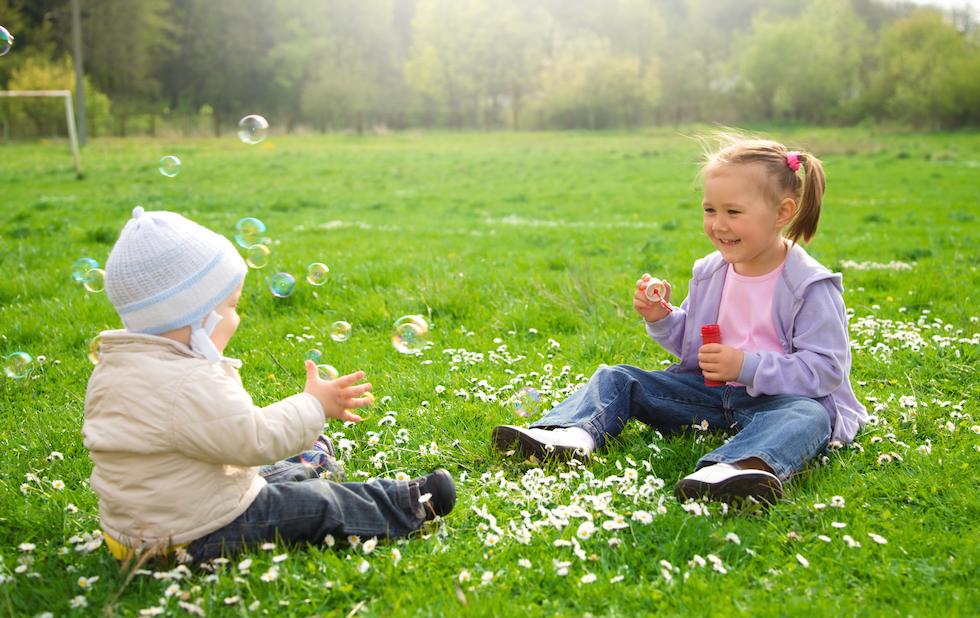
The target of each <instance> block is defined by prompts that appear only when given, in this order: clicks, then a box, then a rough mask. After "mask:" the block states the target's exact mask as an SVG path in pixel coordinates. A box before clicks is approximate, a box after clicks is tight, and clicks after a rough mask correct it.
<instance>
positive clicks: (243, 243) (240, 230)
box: [235, 217, 269, 249]
mask: <svg viewBox="0 0 980 618" xmlns="http://www.w3.org/2000/svg"><path fill="white" fill-rule="evenodd" d="M265 229H266V228H265V223H262V222H261V221H259V220H258V219H256V218H255V217H244V218H242V219H239V220H238V223H236V224H235V242H236V243H238V246H239V247H241V248H242V249H248V248H249V247H251V246H252V245H258V244H269V243H268V242H265V243H263V239H262V234H265Z"/></svg>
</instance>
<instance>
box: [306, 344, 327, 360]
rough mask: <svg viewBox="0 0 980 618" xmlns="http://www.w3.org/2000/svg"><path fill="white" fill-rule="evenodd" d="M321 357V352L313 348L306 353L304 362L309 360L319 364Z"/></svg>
mask: <svg viewBox="0 0 980 618" xmlns="http://www.w3.org/2000/svg"><path fill="white" fill-rule="evenodd" d="M321 356H323V352H321V351H320V350H318V349H316V348H313V349H312V350H310V351H308V352H307V353H306V357H305V358H306V360H311V361H313V362H314V363H319V362H320V357H321Z"/></svg>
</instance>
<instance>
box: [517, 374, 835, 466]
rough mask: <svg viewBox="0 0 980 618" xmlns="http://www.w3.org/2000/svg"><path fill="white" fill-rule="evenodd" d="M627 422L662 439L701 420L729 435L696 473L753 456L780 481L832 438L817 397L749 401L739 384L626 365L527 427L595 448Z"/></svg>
mask: <svg viewBox="0 0 980 618" xmlns="http://www.w3.org/2000/svg"><path fill="white" fill-rule="evenodd" d="M631 418H636V419H639V420H640V421H642V422H644V423H646V424H647V425H650V426H652V427H654V428H656V429H658V430H659V431H661V432H662V433H667V432H673V431H677V430H679V429H682V428H683V427H685V426H690V425H701V424H702V422H703V421H707V422H708V428H709V429H713V430H721V431H725V432H727V433H730V434H735V435H734V437H732V438H731V439H730V440H729V441H728V442H726V443H725V444H723V445H722V446H720V447H718V448H717V449H715V450H713V451H711V452H710V453H708V454H707V455H705V456H704V457H702V458H701V459H700V460H699V461H698V463H697V467H698V468H700V467H702V466H706V465H710V464H712V463H734V462H737V461H741V460H743V459H749V458H751V457H758V458H759V459H761V460H762V461H764V462H766V464H768V465H769V467H770V468H772V470H773V472H774V473H775V474H776V476H778V477H779V478H780V479H782V480H786V479H788V478H789V477H790V476H792V475H793V474H794V473H795V472H797V471H799V470H800V469H801V468H802V467H803V466H804V465H805V464H806V463H807V462H808V461H810V460H811V459H813V458H814V457H815V456H816V455H817V454H818V453H820V451H821V450H823V448H824V447H825V446H826V445H827V442H828V441H829V440H830V416H829V414H828V413H827V411H826V410H825V409H824V407H823V406H822V405H821V404H820V403H819V402H817V401H816V400H815V399H811V398H809V397H799V396H791V395H762V396H758V397H753V396H751V395H749V394H748V393H747V392H746V389H745V387H744V386H727V385H726V386H705V385H704V376H702V375H701V374H700V373H693V372H676V373H675V372H668V371H645V370H643V369H639V368H637V367H632V366H630V365H616V366H614V367H601V368H599V370H597V371H596V372H595V374H594V375H593V376H592V377H591V378H590V379H589V382H588V384H586V385H585V386H584V387H582V388H580V389H579V390H578V391H576V392H575V393H573V394H572V395H571V396H570V397H569V398H568V399H566V400H565V401H563V402H562V403H560V404H559V405H558V406H556V407H555V408H554V409H552V410H551V411H550V412H548V413H547V414H546V415H545V416H544V417H542V418H541V419H540V420H538V421H536V422H534V423H533V424H532V425H531V426H532V427H537V428H541V429H548V428H554V427H581V428H582V429H584V430H585V431H587V432H589V434H590V435H591V436H592V438H593V439H594V440H595V442H596V447H599V446H602V445H603V444H604V443H605V441H606V440H607V438H609V437H612V436H616V435H618V434H619V433H620V432H621V431H622V430H623V428H624V427H625V426H626V422H627V421H628V420H629V419H631Z"/></svg>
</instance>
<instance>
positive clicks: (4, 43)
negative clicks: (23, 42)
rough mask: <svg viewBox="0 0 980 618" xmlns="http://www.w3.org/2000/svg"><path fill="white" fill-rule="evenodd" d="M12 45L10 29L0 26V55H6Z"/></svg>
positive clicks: (12, 36) (12, 39) (12, 38)
mask: <svg viewBox="0 0 980 618" xmlns="http://www.w3.org/2000/svg"><path fill="white" fill-rule="evenodd" d="M13 46H14V35H12V34H10V31H9V30H7V29H6V28H4V27H3V26H0V56H6V55H7V52H9V51H10V48H11V47H13Z"/></svg>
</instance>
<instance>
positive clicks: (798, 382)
mask: <svg viewBox="0 0 980 618" xmlns="http://www.w3.org/2000/svg"><path fill="white" fill-rule="evenodd" d="M727 272H728V263H727V262H725V261H724V260H723V259H722V257H721V253H719V252H717V251H716V252H714V253H712V254H710V255H708V256H705V257H703V258H701V259H700V260H697V261H696V262H695V263H694V272H693V275H692V276H691V282H690V285H689V286H688V287H689V289H688V295H687V298H685V299H684V302H683V303H682V304H681V306H680V308H679V309H677V308H675V309H674V311H673V313H671V314H669V315H668V316H667V317H665V318H663V319H661V320H658V321H657V322H653V323H650V322H648V323H647V325H646V328H647V333H648V334H649V335H650V336H651V337H653V339H655V340H656V341H657V343H659V344H660V345H662V346H663V347H664V348H666V349H667V351H668V352H670V353H671V354H674V355H675V356H677V357H678V358H679V359H680V362H679V363H675V364H673V365H671V366H670V367H668V368H667V371H671V372H677V371H687V372H695V373H700V372H701V369H700V367H698V349H699V348H700V347H701V326H702V325H703V324H715V323H717V322H718V307H719V305H720V303H721V291H722V288H723V287H724V286H725V276H726V274H727ZM841 279H842V277H841V275H840V274H838V273H832V272H830V271H829V270H827V268H825V267H824V266H822V265H821V264H820V263H819V262H817V261H816V260H814V259H813V258H812V257H810V255H809V254H807V252H806V251H805V250H804V249H803V248H802V247H800V246H799V245H796V244H792V245H791V246H790V250H789V252H788V254H787V256H786V265H785V267H784V268H783V272H782V274H780V276H779V281H778V282H777V283H776V287H775V289H774V291H773V298H772V303H773V306H772V315H773V320H774V322H775V324H774V326H775V328H776V335H777V336H778V337H779V341H780V343H782V345H783V354H778V353H776V352H768V351H761V352H745V359H744V361H743V363H742V370H741V372H740V373H739V374H738V380H737V381H738V382H739V383H740V384H744V385H745V386H746V387H747V392H748V394H749V395H752V396H753V397H756V396H758V395H802V396H805V397H810V398H812V399H815V400H817V401H818V402H820V403H821V404H822V405H823V407H824V408H826V409H827V412H828V414H830V424H831V427H833V431H832V434H831V440H838V441H840V442H841V443H845V444H846V443H848V442H851V441H852V440H853V439H854V436H855V435H856V434H857V432H858V430H859V429H860V428H861V426H863V425H864V424H865V423H866V422H867V420H868V413H867V410H865V408H864V406H862V405H861V403H860V402H858V400H857V398H856V397H855V396H854V391H853V390H852V389H851V382H850V373H851V349H850V345H849V342H848V335H847V312H846V311H845V309H844V297H843V287H842V285H841Z"/></svg>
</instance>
